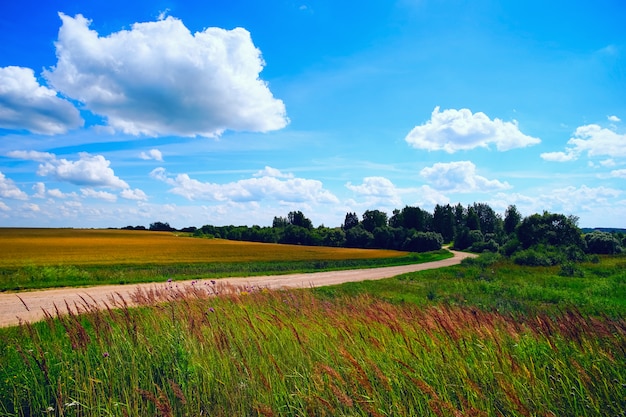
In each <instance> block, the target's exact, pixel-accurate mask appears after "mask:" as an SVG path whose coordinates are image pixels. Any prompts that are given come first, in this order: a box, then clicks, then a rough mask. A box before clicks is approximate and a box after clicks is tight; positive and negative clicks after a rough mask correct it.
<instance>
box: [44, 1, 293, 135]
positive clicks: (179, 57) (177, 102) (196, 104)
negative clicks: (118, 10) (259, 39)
mask: <svg viewBox="0 0 626 417" xmlns="http://www.w3.org/2000/svg"><path fill="white" fill-rule="evenodd" d="M59 16H60V18H61V20H62V26H61V28H60V30H59V36H58V40H57V42H56V44H55V45H56V51H57V57H58V62H57V65H56V66H55V67H53V68H51V69H50V70H47V71H44V77H45V78H46V79H47V81H48V83H49V84H50V85H51V86H53V87H54V88H55V89H57V90H59V91H61V92H62V93H63V94H65V95H67V96H69V97H72V98H74V99H76V100H79V101H81V102H82V103H84V104H85V107H86V108H87V109H89V110H91V111H92V112H94V113H96V114H99V115H102V116H104V117H105V118H106V120H107V122H108V124H109V126H110V127H112V128H113V129H115V130H117V131H121V132H124V133H127V134H132V135H148V136H161V135H179V136H206V137H215V136H219V135H220V134H222V133H223V132H224V131H225V130H227V129H228V130H236V131H255V132H267V131H271V130H276V129H281V128H283V127H285V126H286V125H287V123H288V119H287V117H286V111H285V106H284V103H283V102H282V101H281V100H278V99H276V98H274V97H273V95H272V92H271V91H270V89H269V88H268V85H267V83H266V82H265V81H263V80H261V79H260V78H259V74H260V72H261V71H262V69H263V66H264V65H265V63H264V61H263V59H262V57H261V52H260V51H259V49H257V48H256V47H255V46H254V44H253V42H252V39H251V37H250V33H249V32H248V31H247V30H245V29H243V28H235V29H233V30H224V29H220V28H214V27H212V28H207V29H205V30H204V31H202V32H197V33H195V34H192V33H191V32H190V31H189V30H188V29H187V28H186V27H185V25H184V24H183V23H182V22H181V21H180V20H179V19H176V18H173V17H167V18H165V19H163V20H159V21H156V22H147V23H135V24H133V25H132V27H131V29H130V30H121V31H119V32H115V33H112V34H110V35H108V36H106V37H101V36H99V34H98V33H97V32H95V31H93V30H90V29H89V25H90V21H89V20H88V19H86V18H85V17H83V16H82V15H80V14H79V15H76V16H75V17H70V16H67V15H65V14H63V13H60V14H59Z"/></svg>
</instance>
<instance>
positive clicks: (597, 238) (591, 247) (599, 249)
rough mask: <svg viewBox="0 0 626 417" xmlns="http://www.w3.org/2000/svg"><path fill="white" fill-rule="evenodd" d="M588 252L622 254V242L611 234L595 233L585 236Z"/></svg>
mask: <svg viewBox="0 0 626 417" xmlns="http://www.w3.org/2000/svg"><path fill="white" fill-rule="evenodd" d="M585 242H586V243H587V252H588V253H594V254H606V255H613V254H616V253H621V252H622V246H621V245H620V241H619V240H618V239H617V238H616V237H615V236H614V235H612V234H611V233H606V232H600V231H594V232H591V233H587V234H586V235H585Z"/></svg>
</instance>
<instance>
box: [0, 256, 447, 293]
mask: <svg viewBox="0 0 626 417" xmlns="http://www.w3.org/2000/svg"><path fill="white" fill-rule="evenodd" d="M295 250H297V247H296V248H295ZM450 257H452V253H450V252H449V251H447V250H440V251H434V252H427V253H409V254H404V255H403V256H394V257H387V258H380V257H375V258H361V259H325V260H324V259H322V260H291V261H289V260H283V261H281V260H277V261H271V262H268V261H250V262H211V263H166V264H157V265H155V264H127V265H56V266H52V265H28V266H24V267H18V268H6V267H5V268H0V291H19V290H27V289H41V288H53V287H75V286H88V285H105V284H135V283H142V282H159V281H165V280H167V279H169V278H172V279H175V280H184V279H198V278H224V277H234V276H237V277H245V276H253V275H278V274H288V273H302V272H320V271H331V270H341V269H357V268H377V267H384V266H396V265H408V264H416V263H424V262H432V261H436V260H441V259H446V258H450Z"/></svg>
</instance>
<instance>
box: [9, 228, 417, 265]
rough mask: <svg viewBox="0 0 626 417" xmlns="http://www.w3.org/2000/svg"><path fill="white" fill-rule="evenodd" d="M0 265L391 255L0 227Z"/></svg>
mask: <svg viewBox="0 0 626 417" xmlns="http://www.w3.org/2000/svg"><path fill="white" fill-rule="evenodd" d="M0 254H1V255H0V267H20V266H27V265H36V266H39V265H119V264H125V265H143V264H147V263H151V264H177V263H208V262H257V261H265V262H273V261H311V260H340V259H371V258H390V257H399V256H403V255H406V253H405V252H396V251H389V250H377V251H371V250H363V249H343V248H342V249H338V248H328V247H321V246H316V247H309V246H291V245H274V244H263V243H253V242H235V241H229V240H222V239H194V238H188V237H186V236H184V235H182V236H181V235H177V234H175V233H170V232H149V231H128V230H103V229H11V228H4V229H3V228H0Z"/></svg>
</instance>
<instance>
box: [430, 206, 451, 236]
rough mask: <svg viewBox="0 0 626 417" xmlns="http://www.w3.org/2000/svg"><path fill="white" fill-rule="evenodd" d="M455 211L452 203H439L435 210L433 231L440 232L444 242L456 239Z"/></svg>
mask: <svg viewBox="0 0 626 417" xmlns="http://www.w3.org/2000/svg"><path fill="white" fill-rule="evenodd" d="M454 228H455V226H454V211H453V209H452V207H451V206H450V204H446V205H445V206H441V205H439V204H437V205H436V206H435V211H434V212H433V231H435V232H437V233H440V234H441V236H442V237H443V241H444V242H450V241H452V239H454Z"/></svg>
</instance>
